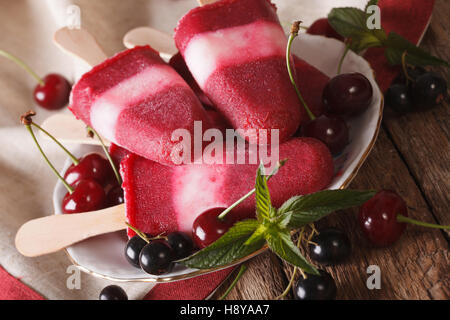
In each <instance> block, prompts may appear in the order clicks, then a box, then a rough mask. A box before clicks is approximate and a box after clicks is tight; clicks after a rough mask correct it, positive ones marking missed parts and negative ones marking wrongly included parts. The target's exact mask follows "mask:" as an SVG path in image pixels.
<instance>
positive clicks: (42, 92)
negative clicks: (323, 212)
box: [33, 73, 71, 110]
mask: <svg viewBox="0 0 450 320" xmlns="http://www.w3.org/2000/svg"><path fill="white" fill-rule="evenodd" d="M42 81H43V84H41V83H38V84H37V85H36V87H35V88H34V93H33V97H34V100H35V101H36V103H37V104H39V105H40V106H41V107H42V108H45V109H48V110H57V109H61V108H63V107H64V106H66V105H67V103H68V102H69V95H70V90H71V85H70V83H69V81H67V80H66V78H64V77H63V76H62V75H59V74H56V73H51V74H48V75H46V76H45V77H44V78H43V79H42Z"/></svg>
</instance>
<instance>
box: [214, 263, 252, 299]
mask: <svg viewBox="0 0 450 320" xmlns="http://www.w3.org/2000/svg"><path fill="white" fill-rule="evenodd" d="M245 271H247V266H246V265H245V264H243V265H241V268H240V269H239V272H238V274H237V275H236V278H234V280H233V282H232V283H231V284H230V286H229V287H228V289H227V291H225V293H224V294H223V295H222V296H221V297H220V298H219V300H224V299H225V298H226V297H227V296H228V294H229V293H230V292H231V290H233V288H234V287H235V286H236V284H237V283H238V281H239V279H240V278H241V277H242V275H243V274H244V273H245Z"/></svg>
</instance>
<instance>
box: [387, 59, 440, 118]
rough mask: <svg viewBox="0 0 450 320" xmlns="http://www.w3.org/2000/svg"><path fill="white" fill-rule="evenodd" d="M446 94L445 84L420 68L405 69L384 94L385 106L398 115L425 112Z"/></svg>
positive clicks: (431, 73) (438, 76) (438, 77)
mask: <svg viewBox="0 0 450 320" xmlns="http://www.w3.org/2000/svg"><path fill="white" fill-rule="evenodd" d="M446 94H447V82H446V81H445V79H444V78H442V77H441V76H440V75H438V74H436V73H434V72H428V71H426V70H425V69H424V68H422V67H409V66H408V67H407V68H406V69H405V71H404V72H403V73H401V74H400V75H399V76H398V77H397V78H396V79H395V80H394V81H393V82H392V85H391V86H390V87H389V89H388V90H387V92H386V94H385V99H386V105H387V106H389V107H390V108H391V109H393V110H394V111H396V112H398V113H407V112H414V111H426V110H428V109H431V108H433V107H434V106H436V105H438V104H439V103H441V102H442V101H443V100H444V99H445V97H446Z"/></svg>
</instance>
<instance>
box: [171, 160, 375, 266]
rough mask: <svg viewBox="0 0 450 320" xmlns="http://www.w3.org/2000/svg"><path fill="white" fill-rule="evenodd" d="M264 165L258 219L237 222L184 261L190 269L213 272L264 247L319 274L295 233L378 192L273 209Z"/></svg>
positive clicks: (338, 194) (321, 195) (294, 201)
mask: <svg viewBox="0 0 450 320" xmlns="http://www.w3.org/2000/svg"><path fill="white" fill-rule="evenodd" d="M267 180H268V177H267V176H265V175H264V167H263V165H262V164H261V165H260V167H259V168H258V170H257V173H256V183H255V190H256V191H255V192H256V196H255V199H256V216H257V219H249V220H244V221H241V222H237V223H236V224H235V225H234V226H233V227H232V228H230V230H228V232H227V233H225V234H224V235H223V236H222V237H221V238H219V239H218V240H217V241H215V242H214V243H212V244H211V245H210V246H208V247H206V248H204V249H202V250H200V251H198V252H196V253H194V254H193V255H191V256H189V257H187V258H185V259H183V260H180V261H179V262H180V263H181V264H183V265H185V266H187V267H191V268H198V269H210V268H215V267H220V266H225V265H229V264H232V263H233V262H236V261H238V260H239V259H241V258H244V257H246V256H247V255H249V254H251V253H254V252H255V251H257V250H259V249H261V248H262V247H263V246H264V245H266V244H267V245H268V246H269V248H270V249H271V250H272V251H273V252H274V253H275V254H276V255H278V256H279V257H280V258H281V259H283V260H285V261H286V262H288V263H290V264H292V265H294V266H296V267H298V268H301V269H302V270H304V271H305V272H308V273H312V274H317V273H318V271H317V269H316V268H315V267H314V266H313V265H312V264H310V263H309V262H308V260H307V259H306V258H305V257H304V256H303V255H302V253H301V252H300V250H299V249H298V247H297V246H296V245H295V244H294V243H293V241H292V239H291V230H293V229H297V228H299V227H301V226H304V225H305V224H308V223H311V222H314V221H317V220H319V219H321V218H323V217H325V216H327V215H328V214H330V213H332V212H334V211H335V210H342V209H346V208H349V207H353V206H358V205H361V204H363V203H364V202H366V201H367V200H369V199H370V198H371V197H372V196H373V195H374V194H375V192H374V191H356V190H327V191H320V192H317V193H314V194H310V195H305V196H296V197H292V198H291V199H289V200H287V201H286V202H285V203H284V204H283V205H282V206H281V207H280V208H279V209H277V208H275V207H273V206H272V203H271V199H270V192H269V188H268V185H267Z"/></svg>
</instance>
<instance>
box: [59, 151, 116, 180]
mask: <svg viewBox="0 0 450 320" xmlns="http://www.w3.org/2000/svg"><path fill="white" fill-rule="evenodd" d="M64 179H65V180H66V181H67V183H68V184H70V185H73V184H75V183H77V182H78V181H80V180H82V179H93V180H95V181H97V182H98V183H100V184H101V185H102V186H105V185H107V184H108V182H110V181H111V180H112V179H114V171H113V170H112V168H111V165H110V164H109V162H108V160H106V159H105V158H103V157H102V156H101V155H99V154H97V153H91V154H88V155H86V156H84V157H83V158H81V159H80V162H79V163H78V164H77V165H73V164H72V165H71V166H70V167H69V168H68V169H67V171H66V173H65V174H64Z"/></svg>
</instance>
